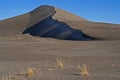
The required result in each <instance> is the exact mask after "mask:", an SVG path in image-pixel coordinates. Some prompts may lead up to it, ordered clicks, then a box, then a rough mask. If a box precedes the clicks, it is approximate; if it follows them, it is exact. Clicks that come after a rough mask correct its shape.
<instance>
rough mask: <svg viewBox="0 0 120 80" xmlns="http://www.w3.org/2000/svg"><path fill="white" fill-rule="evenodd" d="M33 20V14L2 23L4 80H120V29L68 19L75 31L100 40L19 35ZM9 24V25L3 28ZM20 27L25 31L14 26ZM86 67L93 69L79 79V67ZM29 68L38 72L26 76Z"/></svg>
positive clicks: (0, 40) (0, 58)
mask: <svg viewBox="0 0 120 80" xmlns="http://www.w3.org/2000/svg"><path fill="white" fill-rule="evenodd" d="M59 12H61V13H63V12H64V11H61V10H59ZM56 14H57V13H56ZM61 15H62V16H64V13H63V14H61ZM65 15H67V14H66V13H65ZM68 16H69V15H68ZM70 16H72V15H70ZM73 16H74V15H73ZM29 17H30V14H24V15H22V16H17V17H14V18H12V19H7V20H3V21H0V80H1V79H2V78H4V79H5V77H6V76H12V77H13V78H15V80H40V79H41V80H120V62H119V61H120V36H119V35H120V25H117V24H107V23H98V22H89V21H84V20H83V21H79V20H78V21H71V20H69V19H68V20H66V19H65V21H66V23H68V24H69V25H71V26H72V27H73V28H77V29H81V30H82V31H83V32H84V33H86V34H88V35H90V36H93V37H96V38H98V39H99V40H95V41H67V40H57V39H51V38H40V37H32V36H30V35H22V34H16V33H20V32H21V31H22V30H23V29H24V26H26V25H28V24H26V23H27V22H29ZM56 17H58V18H59V17H60V16H59V15H58V16H56ZM35 19H36V18H35ZM59 19H60V18H59ZM62 19H63V18H62ZM17 20H18V21H17ZM14 21H15V22H14ZM13 22H14V23H13ZM5 23H6V24H9V25H6V26H2V25H3V24H5ZM18 24H19V26H21V25H22V26H23V27H19V26H18V27H17V28H16V26H14V25H18ZM11 26H12V27H11ZM61 56H62V60H63V61H64V64H65V67H64V68H63V69H59V68H58V67H57V66H56V61H55V58H56V57H57V58H59V57H61ZM82 64H85V65H86V66H87V68H88V69H89V74H90V75H89V76H88V77H83V76H81V75H79V69H78V68H77V66H78V65H82ZM29 67H32V68H34V74H33V76H31V77H27V76H25V75H24V74H26V73H27V69H28V68H29ZM13 80H14V79H13Z"/></svg>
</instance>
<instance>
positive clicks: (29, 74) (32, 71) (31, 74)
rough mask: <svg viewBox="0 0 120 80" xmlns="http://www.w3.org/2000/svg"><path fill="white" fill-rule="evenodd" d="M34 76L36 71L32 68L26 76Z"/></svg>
mask: <svg viewBox="0 0 120 80" xmlns="http://www.w3.org/2000/svg"><path fill="white" fill-rule="evenodd" d="M33 74H34V70H33V69H32V68H28V71H27V73H26V75H27V76H28V77H32V76H33Z"/></svg>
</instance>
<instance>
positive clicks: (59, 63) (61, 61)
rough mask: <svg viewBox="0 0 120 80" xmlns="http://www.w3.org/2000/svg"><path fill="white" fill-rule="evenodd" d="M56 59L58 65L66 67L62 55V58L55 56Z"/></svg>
mask: <svg viewBox="0 0 120 80" xmlns="http://www.w3.org/2000/svg"><path fill="white" fill-rule="evenodd" d="M55 60H56V63H57V66H58V67H59V68H61V69H63V68H64V62H63V60H62V57H60V58H55Z"/></svg>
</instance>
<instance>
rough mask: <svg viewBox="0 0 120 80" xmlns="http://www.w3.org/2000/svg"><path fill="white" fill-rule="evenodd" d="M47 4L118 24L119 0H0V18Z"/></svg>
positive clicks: (90, 18)
mask: <svg viewBox="0 0 120 80" xmlns="http://www.w3.org/2000/svg"><path fill="white" fill-rule="evenodd" d="M43 4H49V5H53V6H56V7H58V8H61V9H64V10H67V11H69V12H71V13H74V14H76V15H78V16H81V17H83V18H85V19H88V20H91V21H97V22H108V23H118V24H120V0H0V20H2V19H5V18H9V17H12V16H16V15H19V14H23V13H26V12H29V11H31V10H33V9H34V8H36V7H38V6H40V5H43Z"/></svg>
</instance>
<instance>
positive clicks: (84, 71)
mask: <svg viewBox="0 0 120 80" xmlns="http://www.w3.org/2000/svg"><path fill="white" fill-rule="evenodd" d="M78 69H79V70H80V72H79V75H82V76H89V71H88V69H87V67H86V65H82V66H80V65H79V66H78Z"/></svg>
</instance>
